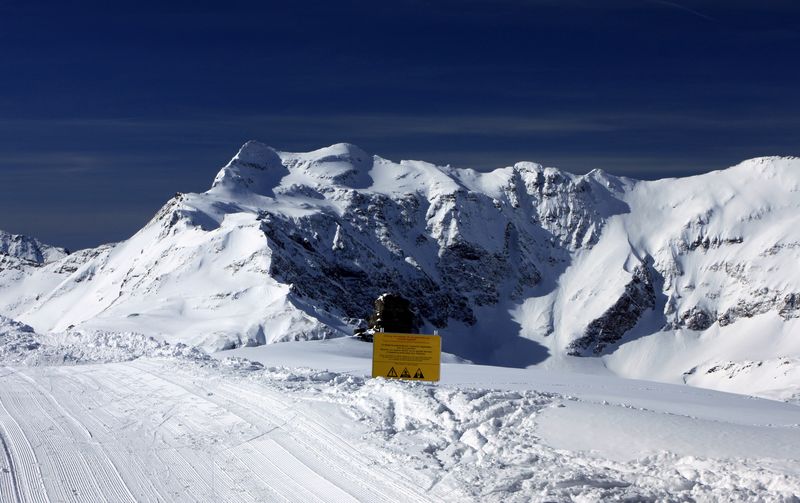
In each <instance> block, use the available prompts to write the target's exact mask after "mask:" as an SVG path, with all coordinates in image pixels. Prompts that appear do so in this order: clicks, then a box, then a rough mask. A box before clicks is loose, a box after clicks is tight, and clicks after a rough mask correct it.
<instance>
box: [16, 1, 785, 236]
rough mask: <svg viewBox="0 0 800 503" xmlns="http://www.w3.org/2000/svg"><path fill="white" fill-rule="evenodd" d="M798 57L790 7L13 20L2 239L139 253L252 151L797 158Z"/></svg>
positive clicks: (71, 6)
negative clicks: (249, 146)
mask: <svg viewBox="0 0 800 503" xmlns="http://www.w3.org/2000/svg"><path fill="white" fill-rule="evenodd" d="M51 4H52V5H51ZM798 54H800V5H798V2H789V1H786V2H781V1H769V2H767V1H752V2H744V1H736V0H733V1H726V2H716V1H714V2H712V1H693V0H685V1H683V0H681V1H675V2H672V1H666V0H663V1H661V0H641V1H634V0H630V1H611V2H600V1H589V0H586V1H578V0H563V1H555V0H553V1H536V0H528V1H525V0H494V1H488V0H487V1H477V0H475V1H472V0H459V1H433V0H431V1H424V0H397V1H392V2H383V1H376V0H372V1H365V2H334V1H333V0H329V1H325V2H302V1H292V2H290V1H284V2H275V3H273V2H239V1H226V2H202V1H193V2H156V3H148V2H135V3H128V4H125V3H123V2H102V3H99V2H98V3H90V2H35V1H26V2H21V1H17V2H4V3H2V4H0V229H4V230H9V231H13V232H18V233H25V234H30V235H34V236H36V237H39V238H40V239H43V240H45V241H48V242H51V243H54V244H60V245H64V246H68V247H70V248H79V247H86V246H94V245H97V244H99V243H101V242H106V241H114V240H119V239H124V238H126V237H127V236H129V235H130V234H132V233H133V232H135V231H136V230H137V229H138V228H139V227H141V226H142V225H143V224H144V223H145V222H146V221H147V220H148V219H149V218H150V217H151V216H152V215H153V214H154V213H155V211H157V209H158V208H159V207H160V206H161V205H162V204H163V203H164V202H165V201H166V200H167V199H168V198H169V197H170V196H171V195H172V194H173V193H174V192H176V191H182V192H188V191H203V190H205V189H207V188H208V187H209V185H210V184H211V181H212V179H213V177H214V175H215V174H216V172H217V170H218V169H219V167H220V166H222V165H223V164H225V162H227V160H228V159H229V158H230V157H231V156H232V155H233V154H234V153H235V152H236V150H237V148H238V147H239V146H240V145H241V144H242V143H243V142H244V141H246V140H248V139H258V140H261V141H264V142H265V143H268V144H270V145H273V146H274V147H276V148H278V149H283V150H310V149H314V148H318V147H321V146H325V145H329V144H331V143H336V142H340V141H349V142H352V143H356V144H358V145H360V146H361V147H362V148H364V149H365V150H367V151H370V152H372V153H376V154H379V155H382V156H384V157H388V158H390V159H395V160H399V159H408V158H410V159H425V160H429V161H433V162H438V163H450V164H453V165H457V166H463V167H472V168H476V169H481V170H488V169H491V168H494V167H499V166H504V165H508V164H509V163H513V162H514V161H517V160H532V161H537V162H541V163H544V164H547V165H553V166H557V167H560V168H563V169H566V170H569V171H572V172H576V173H582V172H586V171H588V170H590V169H593V168H603V169H605V170H607V171H609V172H611V173H615V174H622V175H628V176H633V177H638V178H660V177H665V176H682V175H687V174H694V173H700V172H705V171H709V170H712V169H719V168H724V167H727V166H729V165H732V164H735V163H737V162H739V161H741V160H743V159H746V158H750V157H755V156H761V155H798V154H800V92H798V90H799V89H800V57H798Z"/></svg>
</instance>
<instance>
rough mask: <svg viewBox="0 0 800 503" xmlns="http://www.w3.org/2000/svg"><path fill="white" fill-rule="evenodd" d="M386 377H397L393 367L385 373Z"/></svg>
mask: <svg viewBox="0 0 800 503" xmlns="http://www.w3.org/2000/svg"><path fill="white" fill-rule="evenodd" d="M386 377H397V372H395V370H394V367H392V368H390V369H389V373H388V374H386Z"/></svg>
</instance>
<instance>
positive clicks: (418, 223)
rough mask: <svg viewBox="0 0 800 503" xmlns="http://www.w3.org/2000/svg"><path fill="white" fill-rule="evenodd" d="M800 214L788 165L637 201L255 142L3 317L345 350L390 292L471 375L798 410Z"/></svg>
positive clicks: (632, 189)
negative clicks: (536, 375) (636, 388)
mask: <svg viewBox="0 0 800 503" xmlns="http://www.w3.org/2000/svg"><path fill="white" fill-rule="evenodd" d="M798 206H800V159H797V158H777V157H773V158H759V159H753V160H749V161H745V162H743V163H741V164H739V165H737V166H734V167H732V168H729V169H727V170H723V171H717V172H712V173H708V174H705V175H701V176H695V177H691V178H684V179H668V180H659V181H654V182H645V181H636V180H631V179H627V178H619V177H615V176H611V175H608V174H606V173H603V172H601V171H597V170H595V171H592V172H590V173H588V174H586V175H583V176H576V175H572V174H569V173H565V172H562V171H559V170H557V169H554V168H545V167H542V166H541V165H538V164H534V163H528V162H520V163H517V164H515V165H514V166H509V167H506V168H501V169H497V170H494V171H492V172H489V173H482V172H477V171H473V170H464V169H455V168H451V167H442V166H435V165H433V164H429V163H425V162H421V161H401V162H400V163H395V162H392V161H389V160H386V159H383V158H381V157H378V156H373V155H369V154H367V153H365V152H364V151H362V150H361V149H359V148H358V147H355V146H353V145H349V144H337V145H333V146H330V147H326V148H323V149H320V150H316V151H313V152H308V153H288V152H279V151H276V150H274V149H272V148H270V147H267V146H265V145H263V144H261V143H258V142H248V143H247V144H246V145H245V146H243V147H242V149H241V150H240V151H239V153H238V154H237V155H236V156H235V157H234V158H233V159H232V160H231V162H230V163H229V164H228V165H227V166H225V167H224V168H222V170H221V171H220V172H219V174H218V175H217V177H216V179H215V180H214V182H213V186H212V188H211V189H210V190H209V191H207V192H205V193H203V194H178V195H176V196H175V198H173V199H172V200H170V201H169V202H168V203H167V204H166V205H165V206H164V208H162V210H161V211H160V212H159V213H158V214H157V215H156V216H155V217H154V219H153V220H152V221H151V222H150V223H148V224H147V225H146V226H145V227H144V228H143V229H142V230H140V231H139V232H138V233H136V234H135V235H134V236H132V237H131V238H130V239H128V240H127V241H124V242H121V243H118V244H116V245H110V246H105V247H101V248H98V249H96V250H86V251H82V252H78V253H76V254H72V255H68V256H66V257H64V258H61V259H58V257H53V260H50V261H48V260H41V261H39V262H37V263H27V262H26V263H25V265H24V266H20V267H16V268H12V267H7V266H5V265H3V266H0V267H2V270H0V313H1V314H4V315H6V316H9V317H11V318H14V319H17V320H20V321H22V322H25V323H27V324H29V325H31V326H33V327H34V328H35V329H36V330H38V331H40V332H48V331H64V330H70V329H74V330H84V331H87V330H88V331H91V330H100V331H128V332H140V333H144V334H146V335H153V336H156V337H161V338H165V339H167V340H170V341H184V342H187V343H191V344H199V345H202V346H204V347H206V348H208V349H212V350H213V349H222V348H230V347H236V346H242V345H258V344H263V343H269V342H277V341H284V340H293V339H315V338H327V337H332V336H337V335H344V334H348V333H351V331H352V328H353V327H354V326H355V325H356V324H358V323H359V320H360V319H363V318H365V317H366V316H367V315H368V313H369V311H370V308H371V304H372V301H373V300H374V298H376V297H377V296H378V295H379V294H380V293H382V292H384V291H396V292H399V293H401V294H403V295H405V296H406V297H408V298H409V299H410V300H411V301H412V302H413V304H414V305H415V307H416V309H417V310H418V311H419V314H420V317H421V318H422V319H423V321H424V323H425V325H426V329H428V330H432V329H434V328H439V329H441V330H442V333H443V334H444V335H445V339H444V347H445V350H446V351H449V352H451V353H454V354H456V355H458V356H461V357H463V358H467V359H470V360H472V361H475V362H479V363H492V364H496V365H503V366H514V367H524V366H529V365H534V364H541V365H545V366H550V367H575V366H579V367H585V366H586V365H585V364H586V362H592V361H593V362H596V363H599V362H602V363H603V364H604V365H605V366H606V367H608V368H609V369H611V370H612V371H613V372H616V373H618V374H621V375H624V376H629V377H639V378H647V379H658V380H663V381H668V382H686V383H688V384H692V385H699V386H704V387H713V388H721V389H726V390H731V391H738V392H745V393H755V394H761V395H764V396H769V397H775V398H784V399H791V398H792V397H797V396H798V389H799V388H800V386H798V381H799V380H798V368H799V366H798V361H799V358H800V336H799V332H800V324H798V323H799V322H798V316H800V268H798V266H797V264H798V259H799V258H800V227H798V226H797V225H796V221H797V215H798ZM0 251H2V250H0ZM3 253H6V254H8V255H12V254H13V252H8V251H6V252H3ZM15 263H16V262H15ZM3 264H5V262H4V263H3ZM576 362H577V363H576ZM600 367H602V365H600Z"/></svg>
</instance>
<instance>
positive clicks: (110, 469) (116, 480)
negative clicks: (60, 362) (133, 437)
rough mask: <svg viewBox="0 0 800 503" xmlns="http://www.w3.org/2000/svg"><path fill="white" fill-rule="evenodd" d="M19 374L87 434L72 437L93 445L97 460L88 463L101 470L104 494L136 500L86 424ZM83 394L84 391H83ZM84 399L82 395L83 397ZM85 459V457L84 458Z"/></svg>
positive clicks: (66, 376) (34, 383)
mask: <svg viewBox="0 0 800 503" xmlns="http://www.w3.org/2000/svg"><path fill="white" fill-rule="evenodd" d="M59 374H60V375H59V382H60V381H61V379H62V378H63V379H66V380H68V379H69V375H64V373H63V372H60V373H59ZM17 375H18V376H20V377H22V378H23V379H25V380H26V381H28V382H29V383H30V384H31V385H32V386H34V387H35V388H36V389H37V390H38V391H39V392H40V393H41V394H42V396H44V397H45V398H46V399H47V400H48V401H49V402H50V403H52V404H53V405H54V406H55V408H56V410H57V411H58V412H60V413H61V414H62V415H63V417H65V418H67V419H68V420H69V421H70V422H71V423H72V424H73V425H75V426H76V427H77V429H78V432H79V433H80V434H82V435H84V436H85V439H84V440H78V438H79V437H78V436H77V435H75V436H71V437H70V438H72V439H74V440H75V441H76V442H77V443H84V444H85V445H87V447H88V446H90V447H92V449H91V450H89V451H87V452H89V453H92V454H96V456H92V457H96V460H95V461H93V462H91V463H88V462H87V463H88V464H89V465H90V466H91V467H92V468H93V470H95V471H97V470H99V471H100V472H101V473H102V477H100V478H95V481H96V482H97V483H98V484H102V485H103V486H104V487H103V488H100V492H101V493H102V494H113V496H114V499H115V500H116V501H120V502H122V501H136V497H135V496H134V495H133V493H131V491H130V489H129V488H128V486H127V484H126V483H125V481H124V480H123V478H122V475H121V474H120V471H119V469H118V468H117V465H116V464H115V463H114V461H113V460H112V459H111V458H110V457H109V455H108V453H107V452H106V450H105V448H104V447H103V445H102V444H101V443H99V442H97V441H96V440H95V438H94V435H93V434H92V432H91V431H90V430H89V429H88V428H87V427H86V425H85V424H84V423H83V422H81V421H79V420H78V419H77V418H76V417H75V416H74V415H73V414H71V413H70V412H69V411H68V410H67V409H66V408H65V407H64V406H63V405H62V404H61V403H60V402H59V401H58V400H57V399H56V398H55V395H54V394H53V393H52V391H48V390H45V389H44V388H43V387H42V386H41V385H40V384H39V383H37V382H36V381H35V380H33V379H32V378H30V377H28V376H27V375H25V374H24V373H22V372H17ZM50 382H51V386H52V379H51V381H50ZM81 395H83V393H81ZM62 396H64V397H65V398H66V397H70V396H71V395H70V394H66V395H62ZM81 399H82V397H81ZM82 417H87V418H91V417H92V415H91V414H84V415H82ZM84 459H85V458H84Z"/></svg>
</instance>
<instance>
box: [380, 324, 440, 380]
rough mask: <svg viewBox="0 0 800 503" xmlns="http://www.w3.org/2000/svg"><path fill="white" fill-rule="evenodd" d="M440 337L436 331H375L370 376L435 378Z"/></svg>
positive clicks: (438, 364)
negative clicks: (428, 333)
mask: <svg viewBox="0 0 800 503" xmlns="http://www.w3.org/2000/svg"><path fill="white" fill-rule="evenodd" d="M441 361H442V338H441V337H440V336H438V335H421V334H392V333H384V332H376V333H375V335H374V340H373V343H372V377H385V378H387V379H407V380H411V381H438V380H439V373H440V369H441Z"/></svg>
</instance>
